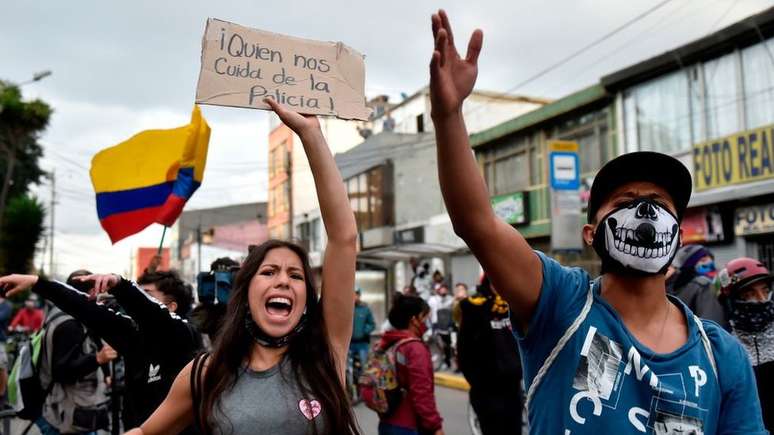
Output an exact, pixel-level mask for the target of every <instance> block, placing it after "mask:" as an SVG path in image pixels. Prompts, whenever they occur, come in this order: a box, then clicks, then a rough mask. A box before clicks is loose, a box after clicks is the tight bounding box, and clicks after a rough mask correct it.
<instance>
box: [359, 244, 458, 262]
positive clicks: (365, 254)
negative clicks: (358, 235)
mask: <svg viewBox="0 0 774 435" xmlns="http://www.w3.org/2000/svg"><path fill="white" fill-rule="evenodd" d="M463 252H467V249H466V248H459V247H457V246H451V245H443V244H438V243H409V244H401V245H390V246H383V247H379V248H373V249H368V250H365V251H361V252H359V253H358V259H360V258H364V259H369V258H372V259H376V260H389V261H402V260H408V259H410V258H411V257H432V256H437V257H444V256H448V255H453V254H456V253H463Z"/></svg>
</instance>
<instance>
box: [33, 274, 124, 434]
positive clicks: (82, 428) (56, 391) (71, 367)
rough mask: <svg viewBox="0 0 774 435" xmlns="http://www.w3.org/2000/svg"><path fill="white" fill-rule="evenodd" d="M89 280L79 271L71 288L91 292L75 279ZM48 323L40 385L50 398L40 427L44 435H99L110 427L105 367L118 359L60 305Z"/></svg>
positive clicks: (70, 279) (71, 280)
mask: <svg viewBox="0 0 774 435" xmlns="http://www.w3.org/2000/svg"><path fill="white" fill-rule="evenodd" d="M88 275H91V272H89V271H86V270H77V271H75V272H73V273H71V274H70V276H69V277H68V278H67V284H68V285H69V286H71V287H73V288H74V289H76V291H83V290H85V291H86V292H88V291H89V290H91V288H90V285H87V286H85V287H84V286H83V284H84V282H83V281H78V280H76V279H75V278H76V277H78V276H88ZM86 292H84V295H85V294H86ZM44 324H45V325H46V330H45V331H46V332H45V335H44V336H43V345H42V346H41V349H42V350H41V352H42V353H41V357H40V361H41V363H40V366H39V370H40V383H41V385H42V386H44V388H45V389H46V390H47V391H49V393H48V395H47V396H46V398H45V402H44V404H43V415H41V416H40V418H39V419H38V420H37V421H36V422H35V424H36V425H37V426H38V428H39V429H40V432H41V434H42V435H59V434H86V435H90V434H94V435H96V431H97V430H99V429H107V428H108V424H109V409H108V403H107V402H108V396H107V394H106V388H107V385H106V382H105V372H104V371H103V370H101V369H100V366H104V365H106V364H107V363H109V362H110V361H112V360H114V359H116V357H117V356H118V354H117V353H116V351H115V350H113V348H111V347H110V346H108V345H103V344H102V342H101V340H100V339H99V338H95V337H93V334H90V333H89V331H88V330H87V329H86V328H85V327H84V326H83V324H81V323H80V322H79V321H78V320H76V319H74V318H73V317H72V316H70V315H68V314H66V313H64V312H63V311H62V310H60V309H59V308H58V307H56V306H53V305H52V306H51V309H50V310H49V311H48V313H47V314H46V319H45V323H44Z"/></svg>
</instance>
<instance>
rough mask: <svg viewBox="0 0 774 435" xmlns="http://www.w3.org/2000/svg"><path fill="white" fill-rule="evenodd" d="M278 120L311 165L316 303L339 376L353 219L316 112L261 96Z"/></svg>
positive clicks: (348, 313)
mask: <svg viewBox="0 0 774 435" xmlns="http://www.w3.org/2000/svg"><path fill="white" fill-rule="evenodd" d="M266 101H267V103H268V104H269V105H271V107H272V109H274V111H275V112H276V113H277V115H279V117H280V119H281V120H282V122H284V123H285V125H287V126H288V127H290V128H291V129H293V131H295V132H296V134H298V136H299V137H300V138H301V142H302V143H303V145H304V151H305V152H306V157H307V159H309V166H310V167H311V169H312V176H313V177H314V184H315V188H316V189H317V198H318V200H319V202H320V213H321V214H322V221H323V224H324V225H325V231H326V233H327V235H328V245H327V247H326V248H325V257H324V258H323V266H322V299H321V301H322V309H323V317H324V319H325V325H326V327H327V329H328V339H329V341H330V343H331V346H332V347H333V350H334V352H336V356H337V360H338V363H339V365H338V367H339V372H340V376H341V377H342V379H343V377H344V370H345V368H346V364H345V361H346V357H347V349H348V348H349V340H350V339H351V338H352V317H353V315H354V309H353V307H354V304H355V291H354V289H355V258H356V257H357V224H356V223H355V214H354V213H353V211H352V208H351V207H350V204H349V197H348V196H347V190H346V189H345V188H344V181H343V180H342V179H341V174H340V173H339V170H338V168H337V167H336V162H335V161H334V159H333V155H332V154H331V151H330V149H329V148H328V144H327V143H325V138H324V137H323V135H322V131H320V124H319V122H318V121H317V118H316V117H313V116H302V115H299V114H298V113H295V112H292V111H289V110H287V109H285V108H283V107H282V106H280V105H278V104H277V103H276V102H275V101H274V100H271V99H269V100H266Z"/></svg>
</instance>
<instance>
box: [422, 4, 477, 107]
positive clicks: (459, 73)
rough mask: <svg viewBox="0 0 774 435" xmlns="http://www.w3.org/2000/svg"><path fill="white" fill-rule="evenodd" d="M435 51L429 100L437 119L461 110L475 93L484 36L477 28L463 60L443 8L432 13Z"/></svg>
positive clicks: (431, 63)
mask: <svg viewBox="0 0 774 435" xmlns="http://www.w3.org/2000/svg"><path fill="white" fill-rule="evenodd" d="M432 21H433V39H434V40H435V49H434V51H433V58H432V60H431V61H430V101H431V104H432V110H431V114H432V116H433V117H434V118H436V117H443V116H446V115H449V114H452V113H455V112H458V111H459V110H460V109H461V108H462V102H463V101H464V100H465V98H466V97H467V96H468V95H470V93H471V91H473V85H475V84H476V77H477V76H478V55H479V53H480V52H481V45H482V44H483V41H484V33H483V32H482V31H481V30H479V29H476V30H475V31H474V32H473V35H471V37H470V41H469V42H468V53H467V55H466V56H465V58H464V59H463V58H461V57H460V54H459V53H458V52H457V48H456V47H455V46H454V35H453V34H452V29H451V25H450V24H449V17H448V16H446V12H445V11H444V10H443V9H441V10H439V11H438V13H436V14H433V17H432Z"/></svg>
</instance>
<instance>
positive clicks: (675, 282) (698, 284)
mask: <svg viewBox="0 0 774 435" xmlns="http://www.w3.org/2000/svg"><path fill="white" fill-rule="evenodd" d="M715 275H717V269H715V256H714V255H712V252H710V250H709V249H707V248H706V247H704V246H702V245H685V246H682V247H681V248H680V249H679V250H678V251H677V255H675V259H674V260H673V261H672V265H671V266H670V268H669V272H668V273H667V281H666V286H667V293H669V294H670V295H672V296H675V297H677V298H678V299H680V300H681V301H683V302H684V303H685V305H688V308H690V309H691V311H693V313H694V314H696V315H697V316H699V317H700V318H702V319H708V320H712V321H714V322H716V323H717V324H719V325H720V326H722V327H724V328H726V329H728V321H727V320H726V315H725V313H724V312H723V307H721V306H720V303H719V302H718V299H717V295H716V294H715V293H714V291H713V285H712V280H713V279H714V278H715Z"/></svg>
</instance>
